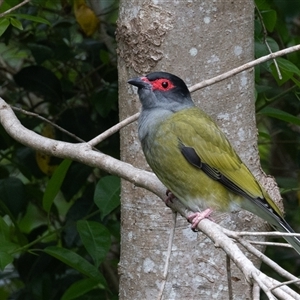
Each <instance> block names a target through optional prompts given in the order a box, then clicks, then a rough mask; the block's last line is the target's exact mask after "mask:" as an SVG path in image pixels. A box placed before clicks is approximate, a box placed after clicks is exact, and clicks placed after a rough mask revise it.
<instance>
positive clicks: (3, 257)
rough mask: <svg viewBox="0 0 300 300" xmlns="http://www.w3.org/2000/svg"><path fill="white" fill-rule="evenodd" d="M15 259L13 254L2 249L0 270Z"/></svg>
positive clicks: (0, 252)
mask: <svg viewBox="0 0 300 300" xmlns="http://www.w3.org/2000/svg"><path fill="white" fill-rule="evenodd" d="M13 260H14V258H13V256H12V255H11V254H8V253H7V252H3V251H0V270H1V271H3V270H4V269H5V267H6V266H7V265H9V264H10V263H12V262H13Z"/></svg>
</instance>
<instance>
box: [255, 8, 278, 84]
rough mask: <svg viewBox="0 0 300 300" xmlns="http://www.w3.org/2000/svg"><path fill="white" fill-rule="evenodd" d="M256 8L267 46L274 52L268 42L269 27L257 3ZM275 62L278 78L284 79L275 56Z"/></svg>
mask: <svg viewBox="0 0 300 300" xmlns="http://www.w3.org/2000/svg"><path fill="white" fill-rule="evenodd" d="M255 8H256V11H257V14H258V18H259V20H260V23H261V26H262V28H263V36H264V43H265V44H266V46H267V48H268V51H269V52H270V53H273V52H272V50H271V47H270V45H269V43H268V41H267V37H268V32H267V28H266V26H265V23H264V20H263V17H262V15H261V13H260V10H259V9H258V8H257V6H256V5H255ZM273 62H274V65H275V68H276V71H277V74H278V78H279V79H280V80H282V75H281V72H280V70H279V67H278V64H277V61H276V59H275V58H273Z"/></svg>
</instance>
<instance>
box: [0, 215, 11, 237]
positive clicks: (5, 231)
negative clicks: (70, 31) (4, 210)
mask: <svg viewBox="0 0 300 300" xmlns="http://www.w3.org/2000/svg"><path fill="white" fill-rule="evenodd" d="M6 239H9V226H8V225H7V224H6V222H5V221H4V220H3V218H2V217H0V240H6Z"/></svg>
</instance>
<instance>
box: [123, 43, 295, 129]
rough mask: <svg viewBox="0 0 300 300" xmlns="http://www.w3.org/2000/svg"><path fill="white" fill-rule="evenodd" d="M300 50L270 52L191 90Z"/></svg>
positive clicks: (136, 117)
mask: <svg viewBox="0 0 300 300" xmlns="http://www.w3.org/2000/svg"><path fill="white" fill-rule="evenodd" d="M299 50H300V45H296V46H292V47H289V48H285V49H283V50H280V51H277V52H273V53H271V54H268V55H265V56H263V57H260V58H258V59H255V60H253V61H250V62H248V63H246V64H244V65H241V66H239V67H237V68H234V69H232V70H230V71H228V72H225V73H223V74H221V75H218V76H216V77H213V78H211V79H207V80H204V81H201V82H199V83H197V84H195V85H192V86H191V87H189V91H190V92H191V93H193V92H195V91H197V90H200V89H202V88H204V87H207V86H209V85H212V84H215V83H217V82H220V81H223V80H225V79H227V78H229V77H231V76H233V75H236V74H238V73H241V72H243V71H246V70H248V69H251V68H253V67H255V66H257V65H259V64H261V63H263V62H266V61H268V60H270V59H274V58H275V57H280V56H283V55H286V54H289V53H292V52H295V51H299ZM139 115H140V114H139V113H137V114H135V115H133V116H131V117H129V118H130V122H134V121H136V120H137V119H138V117H139ZM129 118H127V119H129ZM127 119H125V120H123V121H122V122H124V124H126V125H127V124H129V123H130V122H128V123H127V122H125V121H126V120H127ZM126 125H124V126H126ZM119 129H121V128H119Z"/></svg>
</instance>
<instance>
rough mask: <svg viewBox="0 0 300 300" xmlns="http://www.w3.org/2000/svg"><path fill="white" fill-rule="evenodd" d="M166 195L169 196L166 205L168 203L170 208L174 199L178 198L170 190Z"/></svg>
mask: <svg viewBox="0 0 300 300" xmlns="http://www.w3.org/2000/svg"><path fill="white" fill-rule="evenodd" d="M166 195H167V198H166V200H165V203H166V205H167V206H170V205H169V204H170V203H173V199H174V198H176V197H175V195H174V194H173V193H172V192H171V191H170V190H169V189H167V191H166Z"/></svg>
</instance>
